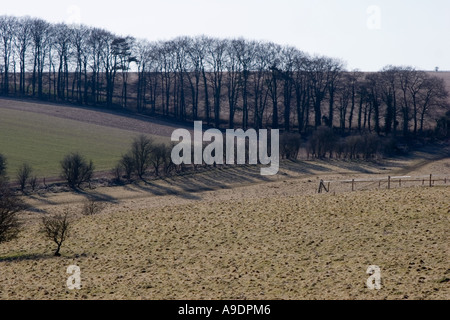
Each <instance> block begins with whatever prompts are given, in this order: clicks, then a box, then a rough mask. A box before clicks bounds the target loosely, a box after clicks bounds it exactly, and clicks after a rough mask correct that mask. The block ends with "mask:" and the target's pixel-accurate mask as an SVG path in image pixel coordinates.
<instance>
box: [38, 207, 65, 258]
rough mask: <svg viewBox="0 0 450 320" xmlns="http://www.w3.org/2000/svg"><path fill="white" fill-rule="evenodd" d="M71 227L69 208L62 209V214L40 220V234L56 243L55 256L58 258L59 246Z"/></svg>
mask: <svg viewBox="0 0 450 320" xmlns="http://www.w3.org/2000/svg"><path fill="white" fill-rule="evenodd" d="M71 225H72V221H71V220H70V210H69V208H66V209H64V213H63V214H57V215H54V216H50V217H43V218H42V232H43V233H44V235H45V237H46V238H47V239H49V240H51V241H53V242H54V243H56V245H57V247H56V251H55V256H56V257H60V256H61V254H60V253H59V251H60V250H61V246H62V244H63V243H64V241H65V240H66V239H67V237H68V236H69V231H70V228H71Z"/></svg>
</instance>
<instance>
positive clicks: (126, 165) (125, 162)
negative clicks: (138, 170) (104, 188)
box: [119, 153, 135, 180]
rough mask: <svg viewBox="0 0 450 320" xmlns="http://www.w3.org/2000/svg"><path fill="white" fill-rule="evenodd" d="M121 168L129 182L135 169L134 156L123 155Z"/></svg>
mask: <svg viewBox="0 0 450 320" xmlns="http://www.w3.org/2000/svg"><path fill="white" fill-rule="evenodd" d="M119 166H120V167H121V168H122V169H123V170H124V171H125V177H126V178H127V180H131V176H132V175H133V172H134V169H135V160H134V158H133V156H132V155H131V154H130V153H128V154H126V155H123V156H122V159H121V160H120V163H119Z"/></svg>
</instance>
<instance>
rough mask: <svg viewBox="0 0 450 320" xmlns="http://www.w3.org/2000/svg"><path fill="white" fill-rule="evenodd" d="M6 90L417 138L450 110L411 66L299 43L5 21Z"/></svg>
mask: <svg viewBox="0 0 450 320" xmlns="http://www.w3.org/2000/svg"><path fill="white" fill-rule="evenodd" d="M0 56H1V58H2V59H1V62H0V75H1V80H0V88H1V89H0V93H1V94H2V95H3V96H18V97H28V96H30V97H34V98H37V99H42V100H49V101H59V102H71V103H77V104H83V105H92V106H104V107H110V108H111V107H118V108H124V109H127V110H131V111H134V112H139V113H148V114H153V115H161V116H164V117H168V118H173V119H176V120H180V121H192V120H203V121H205V122H206V124H207V125H209V126H213V127H216V128H221V127H222V128H224V127H227V128H235V127H242V128H244V129H247V128H250V127H252V128H255V129H260V128H269V127H270V128H274V129H276V128H279V129H282V130H284V131H286V132H298V133H301V134H303V133H308V132H309V130H311V128H316V129H317V128H318V127H320V126H328V127H330V128H333V127H334V128H337V129H338V130H340V131H341V132H342V133H345V132H347V133H348V132H370V133H376V134H378V135H382V134H385V135H390V134H394V135H397V134H402V135H404V136H408V135H417V134H420V133H422V132H423V131H424V130H426V129H430V128H431V127H432V126H434V125H435V124H436V120H437V119H436V117H437V116H436V115H437V114H439V113H440V111H441V110H443V109H447V110H448V108H449V105H448V100H447V99H448V93H447V91H446V88H445V84H444V81H443V80H442V79H440V78H438V77H436V76H433V75H431V74H430V73H427V72H424V71H420V70H416V69H414V68H412V67H399V66H387V67H385V68H383V69H382V70H380V72H376V73H364V72H359V71H357V70H353V71H349V70H346V68H345V63H344V62H343V61H342V60H340V59H335V58H330V57H326V56H310V55H308V54H307V53H305V52H302V51H300V50H298V49H297V48H295V47H292V46H280V45H278V44H275V43H271V42H262V41H251V40H246V39H242V38H240V39H217V38H212V37H207V36H199V37H179V38H176V39H173V40H170V41H157V42H150V41H147V40H142V39H141V40H139V39H135V38H133V37H131V36H126V37H122V36H119V35H116V34H114V33H112V32H109V31H107V30H104V29H100V28H93V27H87V26H83V25H67V24H64V23H59V24H51V23H48V22H46V21H44V20H41V19H37V18H30V17H12V16H1V17H0Z"/></svg>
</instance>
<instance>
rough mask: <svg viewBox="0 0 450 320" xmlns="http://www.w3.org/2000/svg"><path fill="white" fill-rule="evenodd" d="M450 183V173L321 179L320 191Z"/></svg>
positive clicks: (430, 185)
mask: <svg viewBox="0 0 450 320" xmlns="http://www.w3.org/2000/svg"><path fill="white" fill-rule="evenodd" d="M447 184H450V174H447V175H442V174H439V175H434V174H429V175H425V176H388V177H383V178H373V179H351V180H329V181H328V180H327V181H324V180H320V184H319V189H318V193H323V192H336V191H361V190H373V189H397V188H403V187H414V186H424V187H433V186H438V185H447Z"/></svg>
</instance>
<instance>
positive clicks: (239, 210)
mask: <svg viewBox="0 0 450 320" xmlns="http://www.w3.org/2000/svg"><path fill="white" fill-rule="evenodd" d="M430 173H433V174H435V175H437V174H440V175H444V176H446V177H447V179H448V178H450V157H449V153H448V148H441V149H440V151H439V150H426V152H423V153H417V154H414V155H412V156H410V157H407V158H406V157H405V158H396V159H391V160H386V161H385V162H383V163H365V162H343V161H299V162H283V164H282V168H281V170H280V173H279V174H278V175H277V176H274V177H261V176H259V169H258V168H257V167H236V168H219V169H216V170H211V171H206V172H203V173H199V174H194V175H186V176H180V177H173V178H167V179H165V180H159V181H148V182H147V183H136V184H132V185H126V186H122V187H114V188H106V187H105V188H97V189H95V190H85V191H82V192H78V193H70V192H64V193H45V194H40V195H31V196H29V197H27V198H26V201H27V202H28V204H29V205H30V210H29V211H27V212H25V213H23V214H22V215H21V219H22V221H24V222H25V224H24V227H23V231H22V233H21V234H20V236H19V238H18V239H16V240H13V241H11V242H9V243H4V244H1V245H0V270H1V272H0V299H151V300H153V299H189V300H191V299H237V300H241V299H242V300H243V299H262V300H264V299H289V300H292V299H295V300H297V299H449V298H450V266H449V262H450V260H449V253H450V252H449V231H448V230H449V229H450V203H449V201H448V199H449V196H450V189H449V186H450V185H449V182H447V183H446V184H444V183H441V184H439V185H435V186H434V187H432V188H429V187H422V186H420V185H412V184H411V185H409V186H407V187H406V188H405V187H402V188H395V189H391V190H387V189H386V188H385V187H383V188H378V187H377V186H371V187H370V188H369V187H367V186H361V187H357V191H356V192H350V190H349V189H348V186H346V187H345V188H343V187H341V186H333V185H332V186H331V191H332V192H330V193H325V194H317V186H318V182H319V180H320V179H324V180H340V179H349V178H350V179H351V178H377V177H382V176H387V175H388V174H390V175H395V174H408V175H422V174H430ZM87 196H95V197H96V198H97V199H99V200H101V201H104V202H105V209H104V210H103V211H102V212H101V213H99V214H97V215H95V216H83V215H81V214H80V211H81V208H82V205H83V201H85V199H86V197H87ZM66 207H69V208H70V209H71V210H72V212H73V214H74V217H73V219H74V222H73V229H72V231H71V233H70V237H69V239H68V240H67V242H66V243H64V245H63V247H62V252H61V253H62V257H53V256H52V253H53V250H54V246H53V245H52V243H51V242H48V241H46V240H45V239H44V238H43V235H42V234H41V233H40V232H39V229H40V219H41V217H42V216H44V215H47V214H51V213H55V212H61V211H62V210H63V209H64V208H66ZM69 265H77V266H79V267H80V269H81V284H82V288H81V289H80V290H69V289H67V287H66V280H67V277H68V276H69V275H68V274H66V269H67V267H68V266H69ZM370 265H377V266H379V267H380V268H381V279H382V288H381V289H380V290H369V289H368V288H367V287H366V281H367V278H368V277H369V275H368V274H366V270H367V268H368V266H370Z"/></svg>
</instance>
